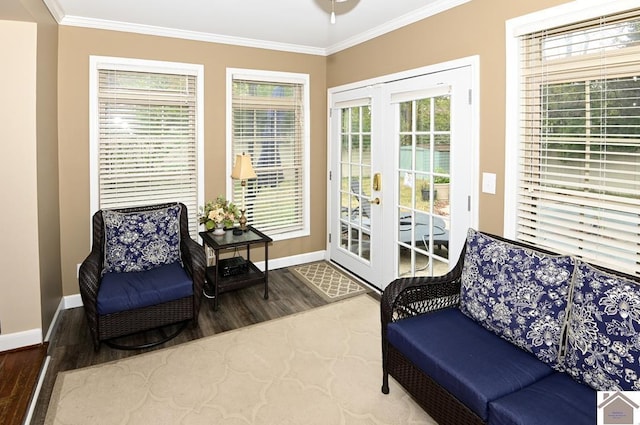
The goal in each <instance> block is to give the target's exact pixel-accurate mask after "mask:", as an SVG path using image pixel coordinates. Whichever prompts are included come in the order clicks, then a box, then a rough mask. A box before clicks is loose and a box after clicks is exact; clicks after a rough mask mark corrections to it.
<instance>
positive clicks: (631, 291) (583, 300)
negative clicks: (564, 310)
mask: <svg viewBox="0 0 640 425" xmlns="http://www.w3.org/2000/svg"><path fill="white" fill-rule="evenodd" d="M572 301H573V303H572V305H571V312H570V314H569V324H568V329H567V334H568V335H567V354H566V357H565V364H566V370H567V372H568V373H569V374H570V375H571V376H573V378H574V379H575V380H577V381H579V382H583V383H585V384H587V385H589V386H591V387H592V388H594V389H595V390H598V391H615V390H618V391H638V390H640V379H639V378H638V373H637V371H638V362H639V360H640V333H639V331H640V286H639V285H638V282H637V281H634V280H631V279H625V278H624V277H620V276H617V275H614V274H610V273H606V272H604V271H602V270H598V269H596V268H595V267H593V266H591V265H589V264H587V263H583V262H579V263H578V266H577V268H576V280H575V288H574V290H573V296H572Z"/></svg>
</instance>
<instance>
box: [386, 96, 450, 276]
mask: <svg viewBox="0 0 640 425" xmlns="http://www.w3.org/2000/svg"><path fill="white" fill-rule="evenodd" d="M449 108H450V99H449V96H448V95H445V96H438V97H431V98H424V99H416V100H413V101H407V102H402V103H400V105H399V106H398V111H399V113H398V116H397V119H398V120H399V122H398V123H397V127H396V128H398V129H399V134H398V138H399V141H400V164H399V165H400V167H399V170H398V173H399V174H398V177H399V182H400V187H399V190H398V199H397V205H398V217H399V223H398V232H397V244H398V251H397V255H398V262H397V263H398V270H397V272H398V275H399V276H434V275H440V274H444V273H446V272H447V271H448V259H449V251H448V249H449V223H450V220H449V215H450V211H449V184H450V162H449V152H450V140H451V135H450V131H449V129H450V118H449V117H450V110H449Z"/></svg>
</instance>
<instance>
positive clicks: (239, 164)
mask: <svg viewBox="0 0 640 425" xmlns="http://www.w3.org/2000/svg"><path fill="white" fill-rule="evenodd" d="M257 177H258V176H257V175H256V172H255V171H254V170H253V166H252V165H251V156H249V155H245V153H244V152H242V155H236V164H235V165H234V166H233V171H231V178H232V179H234V180H240V186H242V207H241V208H240V212H241V213H242V215H241V216H240V220H238V221H239V223H240V230H242V231H243V232H246V231H247V217H246V216H245V215H244V213H245V192H246V190H247V180H249V179H255V178H257Z"/></svg>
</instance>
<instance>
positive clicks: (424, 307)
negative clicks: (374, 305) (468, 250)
mask: <svg viewBox="0 0 640 425" xmlns="http://www.w3.org/2000/svg"><path fill="white" fill-rule="evenodd" d="M464 255H465V248H464V247H463V249H462V252H461V253H460V257H459V259H458V262H457V263H456V266H455V267H454V268H453V269H452V270H451V271H449V273H447V274H445V275H443V276H434V277H424V276H423V277H406V278H399V279H396V280H394V281H393V282H391V283H390V284H389V285H388V286H387V287H386V288H385V290H384V292H383V293H382V299H381V302H380V315H381V317H380V318H381V320H382V327H383V331H384V329H385V328H386V325H387V323H390V322H395V321H397V320H400V319H404V318H407V317H412V316H417V315H420V314H425V313H429V312H432V311H436V310H442V309H444V308H449V307H454V306H457V305H458V304H459V303H460V284H461V281H460V279H461V277H462V267H463V265H464Z"/></svg>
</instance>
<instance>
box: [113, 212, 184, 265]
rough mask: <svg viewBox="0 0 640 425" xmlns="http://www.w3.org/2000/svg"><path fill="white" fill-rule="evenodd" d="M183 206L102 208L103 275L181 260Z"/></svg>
mask: <svg viewBox="0 0 640 425" xmlns="http://www.w3.org/2000/svg"><path fill="white" fill-rule="evenodd" d="M180 211H181V206H180V205H173V206H170V207H167V208H161V209H157V210H151V211H141V212H132V213H122V212H117V211H111V210H104V211H102V217H103V219H104V228H105V250H104V252H105V258H104V268H103V274H104V273H109V272H117V273H124V272H139V271H145V270H151V269H154V268H156V267H158V266H161V265H163V264H171V263H174V262H176V261H180V259H181V257H180Z"/></svg>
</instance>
